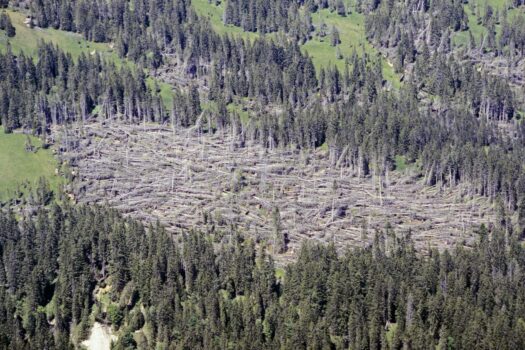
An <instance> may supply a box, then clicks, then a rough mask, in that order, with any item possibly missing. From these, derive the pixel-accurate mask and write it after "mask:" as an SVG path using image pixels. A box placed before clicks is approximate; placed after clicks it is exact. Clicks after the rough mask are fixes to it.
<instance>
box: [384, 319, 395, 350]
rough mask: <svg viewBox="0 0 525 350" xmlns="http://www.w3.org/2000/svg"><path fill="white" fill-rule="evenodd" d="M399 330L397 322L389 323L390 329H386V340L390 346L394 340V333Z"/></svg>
mask: <svg viewBox="0 0 525 350" xmlns="http://www.w3.org/2000/svg"><path fill="white" fill-rule="evenodd" d="M396 331H397V323H391V324H390V325H388V330H387V331H386V342H387V343H388V346H389V347H392V342H393V341H394V335H395V334H396Z"/></svg>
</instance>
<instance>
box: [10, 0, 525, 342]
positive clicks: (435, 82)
mask: <svg viewBox="0 0 525 350" xmlns="http://www.w3.org/2000/svg"><path fill="white" fill-rule="evenodd" d="M523 5H524V4H523V3H522V2H521V1H513V2H509V3H505V4H503V3H500V2H499V1H496V0H491V1H486V2H481V1H477V0H469V1H457V0H436V1H425V0H418V1H413V0H408V1H381V0H355V1H354V0H351V1H347V0H298V1H292V0H271V1H270V0H222V1H219V0H209V1H201V0H193V1H191V0H96V1H91V0H89V1H88V0H30V1H28V0H12V1H6V0H0V39H1V40H0V126H1V128H2V130H3V131H5V132H6V133H14V134H19V133H26V134H28V135H29V134H30V135H33V136H36V137H39V138H41V140H42V146H41V148H48V147H51V148H52V149H53V151H54V152H56V153H57V159H58V162H59V164H58V165H57V169H56V173H57V175H64V177H65V179H64V181H65V184H64V185H61V186H57V188H55V189H54V190H51V189H50V188H49V185H48V184H47V182H46V180H45V179H42V180H40V182H39V183H38V184H36V185H35V184H33V186H32V190H29V191H28V192H29V193H27V194H26V195H25V196H23V195H19V196H17V197H16V198H11V199H10V200H7V201H5V202H4V203H1V206H0V348H3V349H74V348H80V347H82V346H86V345H85V343H83V342H84V341H85V340H86V339H87V338H89V336H90V333H91V332H92V328H93V324H101V325H104V327H106V328H108V329H111V332H112V334H113V335H114V338H113V341H112V347H113V348H114V349H135V348H138V349H370V350H372V349H521V348H525V275H524V271H525V251H524V249H525V248H524V240H525V169H524V164H525V123H523V118H524V117H525V116H524V113H525V98H524V92H525V85H524V83H523V82H524V79H525V76H524V73H525V56H524V53H525V51H524V49H525V15H524V14H523V11H524V9H525V8H524V7H523ZM206 12H208V13H210V14H211V13H220V16H219V17H220V20H217V16H216V17H213V16H211V15H209V16H206V15H203V13H204V14H205V13H206ZM19 14H22V15H23V16H24V18H26V20H25V22H24V24H23V26H20V23H19V22H17V21H16V20H15V19H16V18H15V17H14V16H17V15H19ZM12 17H13V18H12ZM334 18H335V20H334ZM325 19H326V20H327V21H326V22H325ZM357 19H359V20H360V21H361V22H357ZM328 20H330V22H328ZM352 21H356V22H355V23H353V22H352ZM345 24H351V25H353V26H355V27H353V28H359V30H360V32H358V33H360V35H361V40H362V41H361V42H355V43H351V44H352V46H351V48H350V47H343V45H348V43H347V42H346V41H345V39H346V37H347V36H348V35H350V33H349V32H348V30H347V28H346V27H345ZM217 28H221V29H222V31H220V30H217ZM356 30H357V29H356ZM31 31H38V32H44V33H51V35H52V33H65V34H67V35H68V36H71V37H73V38H75V40H76V41H77V44H78V45H79V46H82V45H85V46H86V47H88V48H90V49H89V50H86V52H80V53H75V54H73V53H72V49H71V47H69V46H68V45H66V44H63V43H60V42H58V43H52V42H49V41H43V40H42V41H39V42H38V45H37V46H35V47H34V51H31V52H29V51H27V52H26V51H24V50H23V48H24V47H21V49H20V50H18V49H17V50H16V51H15V50H13V48H12V45H11V41H12V40H14V39H22V40H23V39H24V38H20V35H27V33H28V32H31ZM354 34H355V33H353V34H352V35H354ZM95 43H96V44H101V45H104V47H107V48H108V50H111V52H112V53H113V54H114V57H113V56H111V58H108V57H106V56H104V55H103V54H101V53H100V52H97V50H95V49H93V50H91V46H89V45H93V47H95V46H94V45H95ZM324 43H326V45H325V46H326V47H329V49H326V50H330V52H329V55H331V56H332V59H331V60H326V61H325V60H323V58H324V57H327V56H325V54H326V52H322V49H319V47H321V48H324V47H325V46H322V45H323V44H324ZM308 45H310V46H308ZM315 45H317V46H315ZM308 47H314V48H317V49H316V50H310V52H309V50H307V49H306V48H308ZM323 50H324V49H323ZM348 52H351V53H350V54H348ZM320 57H321V59H320ZM319 61H322V62H321V64H319ZM387 69H388V70H391V71H392V74H390V73H389V74H386V70H387ZM161 86H163V87H165V86H168V87H169V91H168V92H167V93H166V90H165V89H164V90H163V88H161ZM89 123H100V124H101V125H102V126H103V127H106V129H108V130H109V126H111V127H115V126H116V127H117V128H118V127H119V125H121V126H124V125H141V126H143V132H144V133H146V132H147V131H146V130H147V127H148V130H151V129H152V128H154V127H152V125H158V126H162V127H169V128H171V130H172V131H173V135H181V134H182V133H183V132H184V133H186V134H187V136H186V139H185V141H184V142H181V143H185V144H186V146H187V145H188V144H190V143H192V142H193V143H195V144H197V143H199V142H201V143H202V139H203V136H202V135H217V138H218V139H220V140H225V139H228V138H227V135H230V134H234V140H236V142H235V144H233V142H232V145H231V149H232V150H231V151H232V152H235V151H236V150H237V149H239V148H243V147H245V146H246V144H248V143H249V144H257V145H258V146H259V147H261V148H262V149H264V152H283V154H285V153H286V152H289V153H292V154H300V155H301V156H302V157H303V158H301V162H303V163H305V164H307V163H309V162H310V161H311V160H310V159H309V158H308V157H307V156H305V155H307V154H309V152H316V151H318V150H325V151H326V152H325V155H326V158H327V159H328V164H329V165H330V167H333V168H334V169H340V171H341V177H343V176H350V175H343V172H344V171H346V169H350V171H351V172H352V173H353V174H358V177H359V178H360V179H361V178H363V179H373V180H372V181H374V183H377V184H378V188H379V189H378V193H379V197H381V200H380V201H381V206H383V205H388V201H389V200H388V198H387V199H385V203H383V198H382V193H383V192H382V191H383V187H384V186H387V185H389V183H390V181H389V174H391V173H392V172H395V171H397V172H401V171H402V169H401V168H406V167H410V168H411V169H413V172H412V177H411V178H410V179H408V180H407V179H403V181H413V182H415V181H419V183H421V185H422V186H423V187H424V188H436V189H437V191H438V192H439V193H442V192H445V191H457V192H461V196H462V197H464V198H467V199H471V198H474V197H476V198H478V197H481V198H483V199H484V200H486V201H488V202H490V203H492V206H493V208H494V211H496V215H494V217H496V218H497V219H496V220H495V222H491V223H490V224H489V225H481V226H477V227H469V228H464V230H467V229H468V230H470V231H471V232H474V236H475V242H474V243H473V244H471V245H469V246H468V247H467V246H464V245H462V242H461V241H460V240H457V241H455V243H457V244H456V245H454V246H451V247H440V248H441V249H436V248H434V247H430V244H429V248H428V249H424V250H416V248H415V245H414V241H413V239H412V234H413V233H412V232H411V231H410V230H401V229H398V228H397V227H396V225H390V224H386V225H384V227H383V228H381V229H377V230H374V232H370V234H371V235H372V236H373V238H372V239H364V238H363V239H362V240H361V241H360V242H357V243H356V244H354V246H352V247H342V246H337V245H336V244H335V243H334V242H335V240H333V242H331V243H326V242H325V243H319V242H318V241H316V240H315V239H312V241H305V242H303V243H302V244H301V248H300V249H298V250H297V251H295V252H293V253H290V252H289V251H288V250H287V240H288V238H287V236H286V235H285V233H284V232H283V228H282V226H281V213H280V211H279V208H278V207H277V206H275V205H273V206H272V205H268V207H270V208H271V209H268V210H267V216H268V220H267V221H268V222H270V223H271V226H272V230H273V231H272V232H274V233H273V238H272V239H268V238H264V237H263V238H261V237H260V236H259V235H251V234H250V232H244V231H243V229H242V228H240V227H237V226H236V225H234V224H230V227H229V229H223V228H220V229H219V228H216V227H214V224H213V220H212V219H211V215H210V216H208V213H204V214H203V215H204V221H205V222H206V223H207V225H202V226H195V227H191V228H190V229H187V228H186V227H184V229H183V230H182V232H177V233H176V234H175V233H174V232H171V231H169V230H167V229H166V227H164V226H163V225H162V224H160V222H159V223H156V224H153V223H151V222H144V221H141V220H137V219H133V218H130V217H129V216H127V215H126V214H127V213H129V211H119V210H116V209H114V208H111V207H110V206H109V205H102V206H101V205H93V204H92V203H84V204H82V203H77V196H80V195H81V194H82V193H81V192H82V191H84V192H85V191H86V187H83V188H82V191H79V193H73V192H74V191H72V190H71V188H73V186H72V185H71V186H70V183H75V181H76V180H77V179H76V177H77V176H79V174H78V172H79V171H76V170H73V171H71V170H70V169H69V166H72V167H74V166H77V165H78V164H79V163H80V162H79V161H78V159H77V158H81V156H82V155H84V156H85V155H86V153H89V156H93V157H98V158H95V161H98V159H100V157H103V156H104V154H103V153H104V151H105V150H103V149H101V148H102V147H100V145H101V144H102V141H103V140H104V139H105V138H107V137H108V136H107V135H109V134H110V133H109V131H108V132H106V134H105V135H104V136H102V137H100V136H97V137H95V136H93V139H92V140H88V143H90V144H91V143H94V144H97V146H96V147H95V150H94V151H86V150H85V149H82V144H81V142H80V141H78V140H77V139H75V137H74V136H76V137H78V139H80V137H79V135H80V136H83V137H85V134H86V133H87V131H86V130H87V129H82V126H83V125H87V124H89ZM124 129H125V128H124V127H122V130H124ZM57 130H60V132H62V133H63V134H61V133H59V132H57ZM78 130H81V131H78ZM159 130H160V129H159ZM159 132H160V131H159ZM192 133H195V135H196V136H192V135H193V134H192ZM63 135H65V136H63ZM88 136H89V135H88ZM126 137H128V138H132V139H133V138H134V135H127V136H126ZM192 137H194V138H192ZM135 138H138V137H135ZM27 140H28V141H27V142H26V151H27V152H36V151H37V150H36V148H40V146H39V147H33V145H32V141H31V140H32V139H31V138H29V136H27ZM120 142H121V140H114V144H120ZM147 147H148V148H149V149H153V150H154V149H155V148H156V147H160V145H155V144H150V145H147ZM173 147H175V145H173ZM72 151H74V152H77V153H76V155H75V156H74V157H70V158H68V159H67V160H65V159H66V158H65V157H63V154H64V153H65V152H66V153H67V152H72ZM128 151H129V150H128V149H127V150H126V151H125V155H124V153H123V154H122V155H121V157H120V158H122V159H119V160H115V162H116V161H119V162H122V163H124V162H125V166H126V167H127V166H128V165H129V163H130V162H131V164H132V165H133V164H138V163H139V161H138V160H137V159H131V160H130V159H128ZM0 152H2V150H0ZM204 154H205V151H204V146H203V148H202V157H204ZM286 154H288V153H286ZM226 157H227V155H226ZM263 157H264V156H263ZM283 158H284V156H283ZM124 159H125V161H124ZM312 162H315V160H312ZM254 163H256V161H254ZM323 164H324V163H323ZM254 165H257V164H254ZM166 166H167V165H166V164H160V165H159V167H166ZM290 166H293V167H298V166H299V165H297V164H296V163H294V164H292V165H290ZM188 168H191V167H188V166H187V167H185V168H183V169H181V170H180V172H181V173H183V172H185V174H186V175H185V177H184V178H185V179H186V181H188V182H189V183H190V184H192V183H193V181H194V179H193V175H192V174H195V173H198V172H202V170H200V169H189V170H188ZM103 170H104V169H103ZM294 170H295V169H294ZM318 170H319V171H321V170H320V169H315V171H318ZM350 171H349V173H350ZM230 172H231V173H232V181H231V189H232V190H231V191H232V192H235V193H239V192H242V191H243V189H244V188H247V187H249V186H250V181H249V180H248V179H247V177H246V176H245V174H243V173H242V171H240V170H238V169H236V168H235V165H232V166H231V170H230ZM290 172H291V170H288V172H287V171H286V170H279V176H286V175H288V174H289V173H290ZM1 174H2V170H1V169H0V176H1ZM136 174H137V176H140V171H139V170H136ZM22 175H23V174H22ZM80 175H81V174H80ZM96 176H97V179H98V180H107V179H109V178H110V176H111V175H107V174H106V173H104V172H103V171H102V172H101V173H100V174H97V175H96ZM400 176H401V175H400ZM174 179H175V173H173V175H172V178H171V188H172V191H173V188H174V186H175V185H174V181H175V180H174ZM112 180H113V182H114V183H116V182H118V181H119V180H118V179H116V178H112ZM336 180H337V179H334V180H333V185H332V189H331V191H332V192H333V197H334V198H333V199H332V205H331V212H332V214H331V215H332V220H333V219H334V217H344V216H345V215H347V213H346V212H347V209H348V208H347V207H340V208H338V209H337V213H336V210H335V207H334V206H335V204H334V203H335V201H336V198H335V197H336V196H337V194H338V193H339V194H340V193H341V192H340V191H339V192H338V188H337V186H338V185H337V181H336ZM95 181H96V180H95ZM145 181H146V180H145V179H137V183H142V182H145ZM261 186H262V185H261ZM306 186H310V184H307V185H306ZM314 186H315V185H314ZM374 186H375V185H374ZM105 191H106V190H105ZM210 191H211V190H210ZM267 191H268V193H270V189H269V188H268V190H267ZM271 191H273V194H272V195H273V197H275V191H276V190H275V188H272V189H271ZM285 191H286V189H285V188H284V186H281V188H280V192H281V193H283V192H285ZM106 192H108V191H106ZM109 192H112V193H116V192H118V190H117V189H115V185H113V186H112V188H111V190H110V191H109ZM303 192H304V190H303ZM132 193H136V192H132ZM108 195H109V194H108ZM176 195H177V194H174V196H176ZM219 195H220V194H219ZM340 196H341V195H340ZM0 198H1V197H0ZM256 199H257V200H259V199H258V198H256ZM103 200H104V198H101V201H103ZM229 200H230V203H231V206H232V207H233V206H235V205H237V204H238V203H236V197H234V196H232V198H231V199H229ZM298 200H299V199H298V198H295V201H298ZM265 205H266V204H265ZM260 207H261V208H262V207H263V205H260ZM150 209H151V210H149V212H148V214H150V213H151V212H152V211H155V210H156V209H157V208H156V207H154V208H150ZM263 212H264V210H263V209H261V210H260V211H259V212H257V213H252V212H250V210H244V211H242V213H241V215H244V216H246V217H251V216H253V215H255V216H257V215H259V216H261V215H263V214H261V213H263ZM312 212H313V214H312V215H314V214H315V212H314V211H312ZM348 212H349V214H348V215H354V216H355V213H354V212H352V211H351V210H348ZM294 215H295V214H294ZM411 215H412V216H414V217H416V215H417V213H411ZM480 216H482V215H481V214H480ZM487 217H488V214H487ZM294 218H295V216H294ZM180 220H184V217H183V216H181V218H180ZM215 220H216V221H220V220H218V219H217V218H215ZM294 220H295V219H294ZM208 223H209V224H208ZM330 224H331V223H330ZM400 224H403V223H400ZM176 225H178V223H176V224H174V226H176ZM179 226H181V225H179ZM224 226H226V225H223V227H224ZM365 226H366V225H365V224H363V237H365V236H366V234H368V232H367V229H366V227H365ZM181 227H182V226H181ZM210 227H211V228H210ZM423 233H424V232H423ZM445 233H446V232H443V234H445ZM323 238H324V235H323ZM276 241H278V242H276ZM326 241H329V240H328V239H327V240H326ZM288 253H290V254H292V255H293V256H292V258H290V259H289V260H286V261H285V262H283V259H279V257H282V256H283V255H285V254H288ZM286 257H287V258H289V256H286Z"/></svg>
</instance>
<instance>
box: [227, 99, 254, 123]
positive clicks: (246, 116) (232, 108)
mask: <svg viewBox="0 0 525 350" xmlns="http://www.w3.org/2000/svg"><path fill="white" fill-rule="evenodd" d="M226 108H227V109H228V112H229V113H237V114H238V115H239V117H240V118H241V122H242V123H243V124H245V123H247V122H248V121H249V120H250V113H248V111H246V110H244V109H243V108H242V107H241V106H240V105H238V104H236V103H230V104H229V105H228V106H226Z"/></svg>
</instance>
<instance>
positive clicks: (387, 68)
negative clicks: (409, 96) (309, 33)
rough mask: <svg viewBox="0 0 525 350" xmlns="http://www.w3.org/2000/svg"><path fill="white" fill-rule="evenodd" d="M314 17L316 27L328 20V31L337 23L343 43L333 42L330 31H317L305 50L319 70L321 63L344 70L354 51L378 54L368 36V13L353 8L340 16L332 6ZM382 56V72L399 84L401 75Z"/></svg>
mask: <svg viewBox="0 0 525 350" xmlns="http://www.w3.org/2000/svg"><path fill="white" fill-rule="evenodd" d="M312 20H313V23H314V26H315V27H316V30H317V29H318V28H319V27H320V25H321V24H322V23H324V24H326V26H327V28H328V32H330V31H331V30H332V27H333V26H335V27H336V28H337V30H338V31H339V37H340V39H341V44H339V45H338V46H337V47H333V46H331V45H330V34H329V33H328V35H327V36H325V37H324V38H321V37H319V36H317V35H315V33H314V37H313V38H312V40H309V41H308V42H306V44H304V45H303V46H302V49H303V51H305V52H308V54H309V55H310V56H311V57H312V60H313V62H314V65H315V67H316V69H317V70H319V68H321V67H327V66H334V65H335V66H336V67H338V68H339V70H340V71H341V72H342V71H344V66H345V59H346V58H350V57H351V56H352V53H353V52H354V51H355V52H357V53H358V54H363V53H364V52H366V53H367V54H368V55H370V56H371V57H377V56H379V55H380V54H379V52H378V51H377V50H376V49H375V48H374V47H373V46H372V44H370V43H369V42H368V41H367V40H366V35H365V16H364V15H363V14H360V13H357V12H355V11H352V13H351V14H348V15H347V16H345V17H342V16H339V15H338V14H337V13H335V12H330V11H329V10H326V9H325V10H322V11H318V12H317V13H314V14H312ZM337 49H339V52H340V53H341V55H342V57H343V58H342V59H337ZM382 59H383V60H382V61H383V75H384V77H385V79H386V80H388V81H390V82H391V83H392V85H393V86H394V87H396V88H398V87H399V86H400V78H399V76H398V75H397V74H396V73H395V71H394V68H393V64H392V63H391V62H389V61H388V60H387V59H386V58H384V57H383V58H382Z"/></svg>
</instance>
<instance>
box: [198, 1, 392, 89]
mask: <svg viewBox="0 0 525 350" xmlns="http://www.w3.org/2000/svg"><path fill="white" fill-rule="evenodd" d="M192 4H193V6H194V8H195V10H196V12H197V13H198V14H199V15H200V16H204V17H208V18H209V19H210V21H211V24H212V26H213V28H214V29H215V30H216V31H217V32H218V33H222V34H231V35H240V36H242V37H243V38H245V39H249V40H253V39H254V38H256V37H257V35H258V34H256V33H249V32H244V31H243V30H242V29H241V28H239V27H235V26H230V25H228V26H227V25H224V23H223V22H222V13H223V11H224V2H223V3H222V4H221V5H219V6H215V5H212V4H210V3H208V0H192ZM312 20H313V22H314V25H316V26H318V25H319V23H321V22H322V21H324V23H326V25H327V26H328V28H329V29H331V28H332V26H333V25H335V26H336V27H337V29H338V30H339V33H340V38H341V42H342V43H341V45H339V50H340V51H341V53H342V55H343V56H344V57H350V56H351V54H352V51H353V50H354V48H355V50H356V51H357V52H358V53H360V52H362V51H363V48H364V51H366V52H367V53H368V54H370V55H372V56H374V55H377V54H378V52H377V50H376V49H375V48H374V47H373V46H372V45H370V43H368V42H367V40H366V38H365V27H364V16H363V15H362V14H358V13H352V14H351V15H348V16H347V17H341V16H338V15H337V14H335V13H331V12H330V11H328V10H323V11H320V12H318V13H315V14H313V15H312ZM270 35H271V34H270ZM302 48H303V50H304V51H305V52H308V54H309V55H310V56H311V57H312V60H313V62H314V65H315V67H316V68H317V69H319V68H320V67H328V66H333V65H337V66H338V67H339V68H340V69H341V70H343V68H344V59H342V60H337V58H336V48H335V47H332V46H330V38H329V36H327V37H325V38H324V39H322V40H320V39H319V38H317V37H315V38H313V39H312V40H310V41H308V42H307V43H306V44H305V45H303V46H302ZM383 73H384V75H385V78H386V79H387V80H389V81H390V82H392V84H393V85H394V86H399V76H397V75H396V74H395V72H394V70H393V68H392V67H391V66H390V65H389V64H388V62H386V60H384V62H383Z"/></svg>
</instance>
